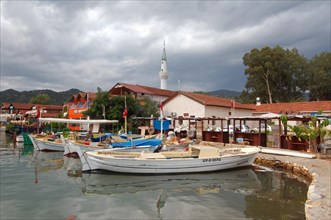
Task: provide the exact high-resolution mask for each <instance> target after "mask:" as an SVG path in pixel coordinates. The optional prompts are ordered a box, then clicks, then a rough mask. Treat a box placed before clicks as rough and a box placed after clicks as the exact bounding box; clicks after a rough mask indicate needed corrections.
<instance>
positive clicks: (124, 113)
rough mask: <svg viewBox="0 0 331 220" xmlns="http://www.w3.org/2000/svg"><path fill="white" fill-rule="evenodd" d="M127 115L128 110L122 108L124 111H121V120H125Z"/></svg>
mask: <svg viewBox="0 0 331 220" xmlns="http://www.w3.org/2000/svg"><path fill="white" fill-rule="evenodd" d="M127 115H128V109H127V108H126V107H124V111H123V115H122V117H123V118H126V116H127Z"/></svg>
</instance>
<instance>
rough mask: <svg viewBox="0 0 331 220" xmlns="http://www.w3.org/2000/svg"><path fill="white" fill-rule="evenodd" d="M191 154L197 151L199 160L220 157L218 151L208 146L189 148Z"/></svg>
mask: <svg viewBox="0 0 331 220" xmlns="http://www.w3.org/2000/svg"><path fill="white" fill-rule="evenodd" d="M191 150H192V152H194V151H195V150H199V151H200V153H199V158H211V157H220V151H219V149H218V148H216V147H210V146H200V145H197V146H191Z"/></svg>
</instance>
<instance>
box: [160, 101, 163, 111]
mask: <svg viewBox="0 0 331 220" xmlns="http://www.w3.org/2000/svg"><path fill="white" fill-rule="evenodd" d="M160 109H161V111H163V104H162V102H161V103H160Z"/></svg>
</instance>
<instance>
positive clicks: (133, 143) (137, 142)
mask: <svg viewBox="0 0 331 220" xmlns="http://www.w3.org/2000/svg"><path fill="white" fill-rule="evenodd" d="M160 144H162V141H161V140H160V139H156V138H151V139H133V140H132V141H125V142H117V143H112V144H111V145H112V146H113V147H115V148H116V147H132V146H144V145H150V146H157V145H160Z"/></svg>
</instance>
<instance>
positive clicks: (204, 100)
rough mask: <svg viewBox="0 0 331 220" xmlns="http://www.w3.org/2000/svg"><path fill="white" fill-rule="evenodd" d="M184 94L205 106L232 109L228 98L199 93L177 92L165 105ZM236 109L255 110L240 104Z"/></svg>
mask: <svg viewBox="0 0 331 220" xmlns="http://www.w3.org/2000/svg"><path fill="white" fill-rule="evenodd" d="M179 94H182V95H184V96H186V97H189V98H191V99H193V100H195V101H196V102H199V103H201V104H203V105H207V106H219V107H228V108H231V104H232V100H231V99H227V98H221V97H216V96H210V95H205V94H199V93H194V92H183V91H180V92H177V93H176V94H175V95H174V96H172V97H170V98H169V99H167V100H166V101H165V102H164V104H165V103H167V102H169V101H170V100H171V99H173V98H175V97H176V96H177V95H179ZM234 107H235V108H238V109H249V110H254V108H252V107H251V106H247V105H243V104H241V103H239V102H235V106H234Z"/></svg>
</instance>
